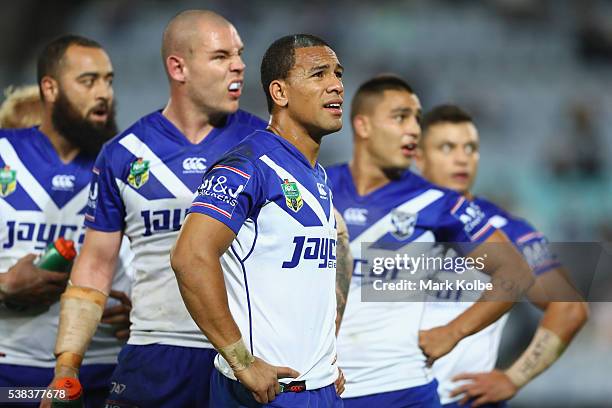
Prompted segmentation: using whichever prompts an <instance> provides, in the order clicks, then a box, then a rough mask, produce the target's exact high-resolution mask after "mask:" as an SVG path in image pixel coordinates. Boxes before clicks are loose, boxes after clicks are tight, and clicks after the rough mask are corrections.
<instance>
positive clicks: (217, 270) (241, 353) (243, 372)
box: [170, 213, 299, 403]
mask: <svg viewBox="0 0 612 408" xmlns="http://www.w3.org/2000/svg"><path fill="white" fill-rule="evenodd" d="M234 238H235V234H234V232H233V231H232V230H231V229H230V228H229V227H227V226H226V225H225V224H223V223H221V222H220V221H217V220H215V219H214V218H212V217H209V216H207V215H203V214H198V213H191V214H189V216H187V219H186V220H185V223H184V224H183V226H182V228H181V232H180V234H179V237H178V239H177V241H176V244H175V246H174V248H173V249H172V252H171V256H170V260H171V265H172V269H173V270H174V273H175V274H176V277H177V281H178V285H179V289H180V291H181V296H182V297H183V301H184V302H185V305H186V306H187V310H188V311H189V313H190V314H191V316H192V317H193V320H194V321H195V322H196V324H197V325H198V327H199V328H200V330H202V332H203V333H204V334H205V335H206V337H207V338H208V339H209V340H210V342H211V343H212V344H213V346H214V347H215V349H217V351H219V354H221V355H222V356H223V358H225V360H226V361H227V362H228V363H229V365H230V367H231V368H232V370H233V371H234V375H235V376H236V378H237V379H238V380H239V381H240V382H241V383H242V384H244V385H245V386H246V387H247V388H248V389H249V390H250V391H251V392H252V393H253V396H254V397H255V399H256V400H257V401H258V402H260V403H267V402H269V401H272V400H273V399H274V398H275V397H276V395H278V394H279V393H280V386H279V384H278V378H285V377H297V376H299V373H297V372H296V371H295V370H293V369H290V368H287V367H275V366H271V365H269V364H267V363H266V362H265V361H263V360H261V359H259V358H256V357H254V356H253V355H252V354H251V352H250V351H249V349H248V348H247V347H246V345H245V344H244V342H243V340H242V334H241V333H240V329H239V328H238V325H237V324H236V322H235V320H234V318H233V317H232V314H231V312H230V309H229V305H228V300H227V292H226V287H225V280H224V279H223V270H222V268H221V262H220V260H219V258H220V257H221V255H223V253H224V252H225V251H226V250H227V249H228V248H229V246H230V245H231V243H232V241H233V240H234Z"/></svg>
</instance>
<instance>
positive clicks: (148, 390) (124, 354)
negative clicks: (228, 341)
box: [106, 344, 217, 408]
mask: <svg viewBox="0 0 612 408" xmlns="http://www.w3.org/2000/svg"><path fill="white" fill-rule="evenodd" d="M216 355H217V351H216V350H214V349H208V348H195V347H179V346H167V345H162V344H150V345H146V346H134V345H130V344H128V345H126V346H124V347H123V349H122V350H121V353H119V363H118V364H117V368H116V369H115V372H114V373H113V375H112V377H111V391H110V394H109V395H108V399H107V400H106V404H107V406H112V407H121V408H127V407H140V408H147V407H151V408H165V407H168V408H176V407H189V408H208V406H209V405H208V399H209V395H210V375H211V373H212V371H213V370H214V359H215V356H216Z"/></svg>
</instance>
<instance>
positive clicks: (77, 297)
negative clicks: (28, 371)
mask: <svg viewBox="0 0 612 408" xmlns="http://www.w3.org/2000/svg"><path fill="white" fill-rule="evenodd" d="M106 298H107V295H105V294H104V293H102V292H100V291H98V290H96V289H92V288H86V287H82V286H68V288H67V289H66V291H65V292H64V294H63V295H62V297H61V301H60V302H61V308H60V321H59V330H58V332H57V341H56V343H55V356H56V357H57V362H56V364H55V366H56V369H57V368H58V367H60V366H66V367H70V368H73V369H75V370H78V369H79V367H80V366H81V361H82V360H83V355H85V351H86V350H87V347H89V342H90V341H91V338H92V337H93V335H94V333H95V331H96V328H97V327H98V323H99V322H100V319H101V317H102V312H103V311H104V305H105V303H106Z"/></svg>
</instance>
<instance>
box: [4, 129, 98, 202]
mask: <svg viewBox="0 0 612 408" xmlns="http://www.w3.org/2000/svg"><path fill="white" fill-rule="evenodd" d="M0 140H3V141H2V142H1V143H2V144H3V147H2V149H1V150H2V151H1V152H0V168H4V167H5V166H9V167H11V168H12V169H17V167H18V164H23V165H24V166H25V168H26V169H27V172H28V173H30V174H31V175H32V177H33V178H34V179H35V181H36V182H38V184H39V185H40V187H42V189H43V190H44V192H45V193H46V194H48V195H49V197H50V198H51V200H52V201H53V202H54V203H55V205H57V206H58V207H59V208H62V207H63V206H64V205H65V204H66V203H68V201H70V200H71V199H72V198H73V197H74V195H75V194H76V193H78V192H80V191H81V190H82V189H83V188H85V187H86V186H87V185H88V184H89V170H90V169H91V165H92V161H93V158H92V157H87V156H85V155H83V154H79V155H78V156H77V157H75V158H74V159H73V160H72V161H71V162H70V163H63V162H62V161H61V160H60V158H59V156H58V155H57V152H56V151H55V149H54V148H53V145H52V144H51V142H50V141H49V139H48V138H47V137H46V136H45V135H44V134H43V133H41V132H40V130H39V129H38V127H33V128H27V129H12V130H0ZM6 143H8V144H7V145H5V144H6ZM16 152H19V153H18V154H16V159H14V158H13V154H14V153H16ZM13 161H15V162H13ZM16 175H17V186H16V189H15V191H14V192H13V193H11V194H9V195H7V196H6V197H4V199H5V201H6V202H7V203H8V204H10V205H11V206H12V207H13V208H14V209H16V210H19V211H40V210H41V209H40V208H39V207H38V206H37V205H36V203H35V198H34V197H32V196H31V195H30V194H29V193H28V192H27V190H28V186H26V185H23V183H22V182H20V176H21V177H23V171H19V170H18V169H17V174H16Z"/></svg>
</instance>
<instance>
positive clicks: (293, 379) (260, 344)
mask: <svg viewBox="0 0 612 408" xmlns="http://www.w3.org/2000/svg"><path fill="white" fill-rule="evenodd" d="M342 72H343V68H342V66H341V65H340V63H339V62H338V58H337V56H336V54H335V52H334V51H333V50H332V48H331V47H330V46H329V45H328V44H327V43H326V42H325V41H323V40H321V39H320V38H317V37H315V36H312V35H307V34H296V35H290V36H286V37H283V38H280V39H279V40H277V41H275V42H274V43H273V44H272V45H271V46H270V47H269V48H268V49H267V51H266V53H265V55H264V57H263V61H262V64H261V81H262V85H263V88H264V92H265V94H266V97H267V102H268V111H269V112H270V113H271V120H270V124H269V126H268V129H267V130H264V131H257V132H255V133H254V134H253V135H251V136H250V137H248V138H247V139H245V140H244V141H243V142H242V143H240V144H239V145H238V146H237V147H236V148H234V149H233V150H232V151H230V152H229V153H228V154H227V155H225V156H224V157H223V158H222V159H221V160H220V161H218V162H216V163H214V164H213V165H212V166H211V168H210V170H209V171H208V173H207V174H206V175H205V176H204V181H203V183H202V185H201V186H200V188H199V189H198V196H197V197H196V199H195V200H194V202H193V205H192V207H191V212H190V214H189V216H188V217H187V220H186V221H185V225H184V226H183V228H182V230H181V233H180V235H179V238H178V240H177V243H176V246H175V248H174V250H173V253H172V267H173V269H174V271H175V273H176V275H177V278H178V281H179V286H180V289H181V294H182V296H183V299H184V300H185V303H186V305H187V308H188V309H189V311H190V313H191V315H192V316H193V318H194V319H195V321H196V322H197V324H198V326H199V327H200V328H201V329H202V331H203V332H204V333H205V334H206V336H207V337H208V338H209V339H210V341H211V342H212V344H213V345H214V346H215V348H216V349H217V350H218V351H219V356H218V357H217V360H216V362H215V365H216V368H217V371H216V372H215V374H214V375H213V378H212V383H211V402H212V403H211V405H213V406H216V407H228V408H229V407H245V406H249V407H250V406H260V405H259V404H263V406H274V407H313V406H318V407H339V406H342V405H341V404H342V401H341V400H340V398H339V397H338V395H337V393H336V389H335V387H334V382H335V380H336V378H337V377H338V375H339V372H338V368H337V366H336V358H335V355H336V348H335V318H336V299H335V294H334V292H335V289H334V288H335V275H336V250H335V247H336V220H335V216H334V210H333V204H332V194H331V190H330V188H329V186H328V183H327V175H326V173H325V170H324V169H323V167H322V166H321V165H319V164H318V162H317V157H318V154H319V149H320V146H321V142H322V138H323V136H325V135H327V134H329V133H333V132H336V131H338V130H339V129H340V128H341V126H342V102H343V95H344V88H343V85H342V79H341V78H342ZM279 379H281V380H280V381H281V382H280V383H279Z"/></svg>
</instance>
